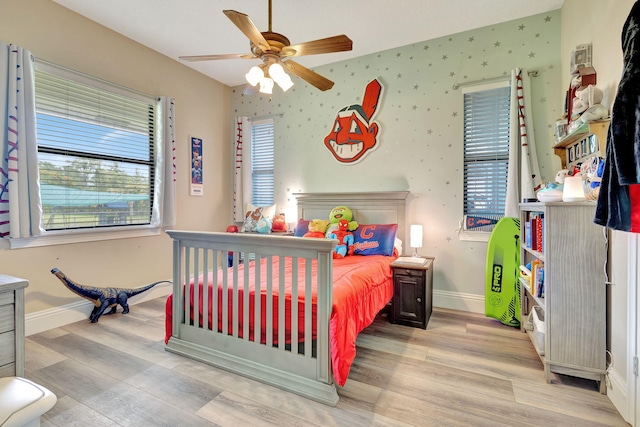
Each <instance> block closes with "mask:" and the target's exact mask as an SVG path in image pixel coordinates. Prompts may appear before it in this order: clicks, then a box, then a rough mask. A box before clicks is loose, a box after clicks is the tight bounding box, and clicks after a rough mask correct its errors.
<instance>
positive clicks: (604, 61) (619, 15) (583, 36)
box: [562, 0, 637, 421]
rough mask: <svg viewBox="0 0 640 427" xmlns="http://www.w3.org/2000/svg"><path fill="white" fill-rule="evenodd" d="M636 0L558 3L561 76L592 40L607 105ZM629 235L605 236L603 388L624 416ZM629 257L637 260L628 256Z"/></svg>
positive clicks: (619, 69)
mask: <svg viewBox="0 0 640 427" xmlns="http://www.w3.org/2000/svg"><path fill="white" fill-rule="evenodd" d="M634 3H635V0H615V1H597V0H565V3H564V6H563V7H562V58H563V61H562V82H563V88H565V90H566V88H568V87H569V81H570V76H569V58H570V53H571V51H572V50H573V49H574V48H575V46H576V45H579V44H584V43H592V44H593V67H594V68H595V70H596V72H597V86H598V87H599V88H601V89H602V90H603V91H604V93H605V100H604V103H606V105H607V107H609V108H610V107H611V104H612V102H613V99H614V98H615V93H616V88H617V87H618V83H619V82H620V77H621V75H622V65H623V64H622V46H621V40H620V38H621V34H622V26H623V24H624V21H625V20H626V18H627V16H628V14H629V11H630V10H631V7H632V6H633V4H634ZM627 245H628V235H627V234H626V233H623V232H617V231H616V232H613V233H611V239H610V269H611V275H610V278H609V279H610V281H611V282H612V283H613V285H612V286H611V288H610V295H611V301H610V304H611V305H610V322H609V340H610V346H611V353H612V355H613V361H614V364H613V366H612V370H611V372H610V379H611V384H612V387H611V388H609V390H608V394H609V397H610V398H611V401H612V402H613V403H614V404H615V405H616V407H617V408H618V410H619V411H620V413H621V414H622V415H623V417H625V419H626V420H627V421H629V419H628V414H629V411H630V410H631V408H630V406H629V405H628V404H627V400H628V399H627V398H628V396H627V392H628V391H627V390H628V387H629V385H628V384H627V376H628V375H629V370H628V365H629V350H628V348H627V346H628V339H627V337H628V331H629V329H628V318H629V314H630V313H629V312H628V310H627V302H628V290H629V286H637V284H634V283H628V277H627V276H628V275H627V272H628V266H629V262H630V260H629V258H628V247H627ZM631 262H634V263H635V262H636V261H635V260H631Z"/></svg>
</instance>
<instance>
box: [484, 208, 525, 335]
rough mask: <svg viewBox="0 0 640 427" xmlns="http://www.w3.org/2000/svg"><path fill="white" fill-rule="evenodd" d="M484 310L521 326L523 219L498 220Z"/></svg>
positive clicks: (489, 257) (489, 251) (490, 250)
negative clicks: (521, 223) (520, 277)
mask: <svg viewBox="0 0 640 427" xmlns="http://www.w3.org/2000/svg"><path fill="white" fill-rule="evenodd" d="M485 270H486V271H485V298H484V310H485V315H486V316H487V317H492V318H494V319H498V320H499V321H500V322H502V323H504V324H505V325H508V326H514V327H520V321H521V313H520V282H519V280H518V277H519V275H520V219H519V218H508V217H504V218H502V219H500V221H498V223H497V224H496V226H495V228H494V229H493V231H492V232H491V236H490V237H489V244H488V245H487V265H486V269H485Z"/></svg>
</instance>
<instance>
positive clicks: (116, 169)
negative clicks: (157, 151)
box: [35, 64, 155, 230]
mask: <svg viewBox="0 0 640 427" xmlns="http://www.w3.org/2000/svg"><path fill="white" fill-rule="evenodd" d="M35 91H36V126H37V134H38V158H39V173H40V184H41V189H40V191H41V195H42V204H43V211H44V223H45V228H46V229H47V230H61V229H75V228H96V227H110V226H123V225H142V224H149V223H150V220H151V206H152V203H153V194H154V192H153V187H154V164H155V156H154V147H155V144H154V141H155V135H154V132H155V129H154V122H155V99H154V98H153V97H150V96H147V95H142V94H139V93H137V92H134V91H129V90H128V89H126V88H122V87H119V86H115V85H110V84H109V83H106V82H104V81H101V80H97V79H93V78H91V77H89V76H86V75H83V74H79V73H78V74H76V73H74V72H73V71H71V70H66V69H61V68H60V69H58V68H57V67H52V66H49V65H42V64H41V65H39V66H38V65H37V66H36V77H35Z"/></svg>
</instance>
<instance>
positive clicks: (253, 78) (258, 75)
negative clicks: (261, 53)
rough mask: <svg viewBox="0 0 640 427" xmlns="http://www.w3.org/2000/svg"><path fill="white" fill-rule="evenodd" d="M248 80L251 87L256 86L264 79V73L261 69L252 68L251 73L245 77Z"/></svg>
mask: <svg viewBox="0 0 640 427" xmlns="http://www.w3.org/2000/svg"><path fill="white" fill-rule="evenodd" d="M244 77H245V78H246V79H247V83H249V84H250V85H251V86H255V85H257V84H258V83H260V81H261V80H262V79H263V78H264V72H263V71H262V69H261V68H260V67H256V66H254V67H251V69H250V70H249V72H248V73H247V74H245V76H244Z"/></svg>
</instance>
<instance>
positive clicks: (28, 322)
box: [25, 284, 172, 336]
mask: <svg viewBox="0 0 640 427" xmlns="http://www.w3.org/2000/svg"><path fill="white" fill-rule="evenodd" d="M171 290H172V288H171V284H166V285H164V284H159V285H157V286H155V287H154V288H152V289H149V290H148V291H146V292H144V293H142V294H139V295H136V296H134V297H132V298H131V299H130V300H129V301H128V303H129V305H131V306H133V305H136V304H139V303H141V302H144V301H149V300H151V299H155V298H160V297H163V296H167V295H169V294H170V293H171ZM93 307H94V305H93V304H91V303H90V302H89V301H87V300H81V301H77V302H73V303H71V304H67V305H63V306H61V307H55V308H51V309H48V310H42V311H38V312H36V313H30V314H27V315H26V316H25V336H29V335H33V334H37V333H40V332H44V331H48V330H49V329H53V328H59V327H60V326H64V325H68V324H69V323H74V322H79V321H81V320H86V321H88V319H89V314H90V313H91V310H93Z"/></svg>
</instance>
